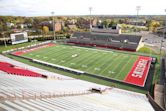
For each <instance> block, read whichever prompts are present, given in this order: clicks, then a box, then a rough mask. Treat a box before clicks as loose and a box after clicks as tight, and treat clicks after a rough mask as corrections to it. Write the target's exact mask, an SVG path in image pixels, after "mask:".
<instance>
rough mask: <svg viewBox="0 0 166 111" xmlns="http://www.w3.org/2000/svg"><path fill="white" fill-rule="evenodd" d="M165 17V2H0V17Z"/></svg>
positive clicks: (116, 0) (150, 0)
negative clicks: (137, 15) (137, 12)
mask: <svg viewBox="0 0 166 111" xmlns="http://www.w3.org/2000/svg"><path fill="white" fill-rule="evenodd" d="M136 6H141V10H140V11H139V15H163V14H164V15H166V12H165V9H166V0H0V15H12V16H50V15H51V12H52V11H53V12H55V14H54V15H88V14H89V13H90V12H89V7H92V15H136Z"/></svg>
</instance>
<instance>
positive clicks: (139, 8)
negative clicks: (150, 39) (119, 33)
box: [136, 6, 141, 32]
mask: <svg viewBox="0 0 166 111" xmlns="http://www.w3.org/2000/svg"><path fill="white" fill-rule="evenodd" d="M140 10H141V6H136V11H137V22H136V26H138V17H139V11H140ZM136 32H137V28H136Z"/></svg>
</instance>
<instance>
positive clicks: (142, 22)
mask: <svg viewBox="0 0 166 111" xmlns="http://www.w3.org/2000/svg"><path fill="white" fill-rule="evenodd" d="M126 24H130V25H138V26H145V25H146V20H142V19H138V20H137V19H129V20H127V21H126Z"/></svg>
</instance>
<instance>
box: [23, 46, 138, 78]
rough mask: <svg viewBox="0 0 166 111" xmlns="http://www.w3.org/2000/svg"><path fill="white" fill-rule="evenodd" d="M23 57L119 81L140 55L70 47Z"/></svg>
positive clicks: (34, 52)
mask: <svg viewBox="0 0 166 111" xmlns="http://www.w3.org/2000/svg"><path fill="white" fill-rule="evenodd" d="M21 56H24V57H28V58H33V59H37V60H41V61H45V62H49V63H53V64H57V65H61V66H65V67H69V68H73V69H77V70H81V71H84V72H88V73H91V74H96V75H101V76H104V77H109V78H113V79H117V80H124V79H125V77H126V76H127V74H128V73H129V72H130V70H131V69H132V66H133V64H134V63H135V61H136V60H137V58H138V55H131V54H124V53H119V52H113V51H106V50H100V49H91V48H84V47H76V46H68V45H54V46H51V47H46V48H41V49H38V50H35V51H29V52H27V53H24V54H22V55H21Z"/></svg>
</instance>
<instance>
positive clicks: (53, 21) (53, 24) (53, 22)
mask: <svg viewBox="0 0 166 111" xmlns="http://www.w3.org/2000/svg"><path fill="white" fill-rule="evenodd" d="M51 14H52V27H53V32H54V41H55V19H54V12H51Z"/></svg>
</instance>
